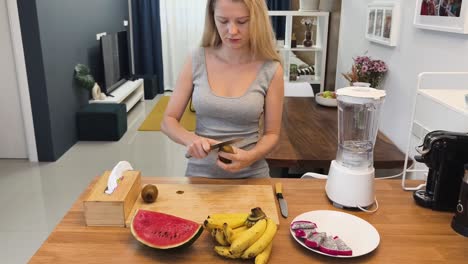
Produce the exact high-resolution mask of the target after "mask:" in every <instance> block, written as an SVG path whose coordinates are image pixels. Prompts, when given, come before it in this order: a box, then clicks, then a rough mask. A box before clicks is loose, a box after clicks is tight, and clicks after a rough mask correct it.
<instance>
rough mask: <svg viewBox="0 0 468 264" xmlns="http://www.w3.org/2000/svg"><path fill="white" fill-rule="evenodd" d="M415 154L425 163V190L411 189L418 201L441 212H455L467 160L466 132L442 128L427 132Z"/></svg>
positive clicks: (467, 141) (467, 135)
mask: <svg viewBox="0 0 468 264" xmlns="http://www.w3.org/2000/svg"><path fill="white" fill-rule="evenodd" d="M416 150H417V151H418V153H419V154H420V155H417V156H415V157H414V159H415V160H416V161H418V162H422V163H424V164H426V165H427V167H428V168H429V172H428V175H427V181H426V189H425V190H418V191H416V192H414V194H413V198H414V200H415V201H416V203H417V204H419V205H421V206H423V207H427V208H432V209H433V210H440V211H455V209H456V206H457V201H458V195H459V192H460V186H461V182H462V179H463V174H464V168H463V166H464V164H465V163H468V133H457V132H450V131H443V130H436V131H432V132H429V133H428V134H427V135H426V136H425V137H424V142H423V144H422V145H421V146H419V147H418V148H417V149H416Z"/></svg>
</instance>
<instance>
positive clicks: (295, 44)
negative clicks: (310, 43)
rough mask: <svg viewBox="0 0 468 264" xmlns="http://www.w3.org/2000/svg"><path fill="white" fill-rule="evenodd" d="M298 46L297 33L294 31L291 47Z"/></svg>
mask: <svg viewBox="0 0 468 264" xmlns="http://www.w3.org/2000/svg"><path fill="white" fill-rule="evenodd" d="M296 47H297V39H296V33H292V36H291V48H296Z"/></svg>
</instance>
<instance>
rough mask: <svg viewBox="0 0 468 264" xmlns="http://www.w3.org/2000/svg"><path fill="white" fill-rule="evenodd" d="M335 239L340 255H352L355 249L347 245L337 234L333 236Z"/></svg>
mask: <svg viewBox="0 0 468 264" xmlns="http://www.w3.org/2000/svg"><path fill="white" fill-rule="evenodd" d="M333 239H334V240H335V243H336V246H337V247H338V255H342V256H352V255H353V250H352V249H351V248H350V247H348V245H346V243H345V242H344V241H343V240H342V239H341V238H339V237H337V236H335V237H334V238H333Z"/></svg>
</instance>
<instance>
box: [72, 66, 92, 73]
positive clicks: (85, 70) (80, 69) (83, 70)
mask: <svg viewBox="0 0 468 264" xmlns="http://www.w3.org/2000/svg"><path fill="white" fill-rule="evenodd" d="M89 73H90V71H89V68H88V66H86V65H84V64H77V65H76V66H75V74H76V75H88V74H89Z"/></svg>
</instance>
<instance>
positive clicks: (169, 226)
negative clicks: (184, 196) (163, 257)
mask: <svg viewBox="0 0 468 264" xmlns="http://www.w3.org/2000/svg"><path fill="white" fill-rule="evenodd" d="M130 229H131V231H132V234H133V236H134V237H135V238H136V239H137V240H138V241H140V242H141V243H143V244H145V245H147V246H148V247H152V248H157V249H170V248H179V247H188V246H190V245H191V244H192V243H193V242H195V240H197V238H198V237H199V236H200V234H201V233H202V232H203V226H202V225H200V224H197V223H195V222H193V221H190V220H187V219H183V218H180V217H177V216H173V215H168V214H163V213H159V212H154V211H148V210H142V209H139V210H138V212H137V213H136V214H135V217H134V218H133V220H132V223H131V228H130Z"/></svg>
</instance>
